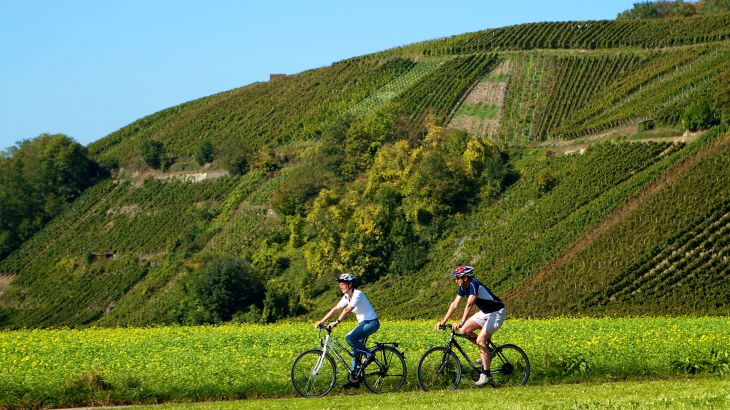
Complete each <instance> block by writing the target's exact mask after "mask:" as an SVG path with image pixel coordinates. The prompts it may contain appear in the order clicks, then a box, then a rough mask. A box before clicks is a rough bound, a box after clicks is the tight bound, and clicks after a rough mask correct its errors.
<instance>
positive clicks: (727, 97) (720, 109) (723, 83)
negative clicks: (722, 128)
mask: <svg viewBox="0 0 730 410" xmlns="http://www.w3.org/2000/svg"><path fill="white" fill-rule="evenodd" d="M713 105H714V107H715V110H716V111H717V113H718V115H719V117H720V120H721V121H722V123H723V124H725V125H730V68H726V69H725V70H723V71H722V72H721V73H720V75H718V77H717V86H716V87H715V92H714V94H713Z"/></svg>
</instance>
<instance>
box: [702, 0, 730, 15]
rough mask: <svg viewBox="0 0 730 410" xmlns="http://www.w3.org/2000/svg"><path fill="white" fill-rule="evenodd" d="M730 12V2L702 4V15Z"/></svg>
mask: <svg viewBox="0 0 730 410" xmlns="http://www.w3.org/2000/svg"><path fill="white" fill-rule="evenodd" d="M729 12H730V0H703V1H702V2H701V3H700V13H702V14H719V13H729Z"/></svg>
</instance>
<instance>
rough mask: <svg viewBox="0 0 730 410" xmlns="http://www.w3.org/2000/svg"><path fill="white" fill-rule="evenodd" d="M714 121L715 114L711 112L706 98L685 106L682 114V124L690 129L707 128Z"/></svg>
mask: <svg viewBox="0 0 730 410" xmlns="http://www.w3.org/2000/svg"><path fill="white" fill-rule="evenodd" d="M715 123H716V119H715V115H714V113H713V112H712V107H711V106H710V102H709V101H708V100H707V99H706V98H703V99H700V100H698V101H695V102H694V103H692V104H690V105H689V106H687V108H685V110H684V114H683V115H682V126H683V127H685V128H687V129H688V130H690V131H697V130H701V129H707V128H710V127H711V126H712V125H714V124H715Z"/></svg>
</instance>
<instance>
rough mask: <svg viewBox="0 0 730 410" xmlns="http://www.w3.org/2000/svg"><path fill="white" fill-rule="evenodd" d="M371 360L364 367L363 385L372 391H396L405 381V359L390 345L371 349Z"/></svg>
mask: <svg viewBox="0 0 730 410" xmlns="http://www.w3.org/2000/svg"><path fill="white" fill-rule="evenodd" d="M372 354H373V355H375V360H373V361H372V362H371V363H370V364H369V365H367V367H365V372H364V375H363V376H364V379H365V386H367V388H368V389H370V391H371V392H373V393H389V392H394V391H398V390H400V389H401V387H403V385H404V384H405V383H406V359H405V358H404V357H403V353H401V352H399V351H398V350H397V349H396V348H394V347H392V346H378V347H376V348H375V349H373V351H372Z"/></svg>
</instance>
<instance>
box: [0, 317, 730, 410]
mask: <svg viewBox="0 0 730 410" xmlns="http://www.w3.org/2000/svg"><path fill="white" fill-rule="evenodd" d="M354 325H355V322H354V321H348V322H345V323H343V324H342V325H341V326H340V327H339V328H338V329H337V331H335V333H334V334H335V335H336V336H338V337H339V338H340V339H341V341H342V343H344V335H345V333H346V331H349V329H351V328H352V327H353V326H354ZM318 334H319V333H318V331H316V330H314V329H313V324H312V323H304V322H301V323H281V324H272V325H233V324H229V325H222V326H197V327H185V326H170V327H153V328H89V329H48V330H20V331H2V332H0V358H1V359H0V408H3V407H7V408H16V407H43V406H50V407H53V406H73V405H87V404H123V403H141V402H148V403H149V402H162V401H169V400H188V401H189V400H212V399H233V398H251V397H281V396H284V397H288V396H294V395H295V392H294V390H293V388H292V387H291V385H290V382H289V370H290V366H291V363H292V361H293V360H294V358H295V357H296V355H297V354H298V353H300V352H301V351H303V350H305V349H308V348H311V347H314V346H315V345H317V343H318V342H317V338H318ZM447 336H448V334H447V333H446V332H437V331H435V330H433V322H431V321H383V323H382V324H381V328H380V330H379V331H378V333H376V334H375V335H374V336H373V337H372V338H371V339H372V340H373V341H398V342H400V343H401V345H400V350H402V351H403V352H404V353H405V356H406V360H407V363H408V373H409V375H408V384H407V385H406V388H407V389H416V388H417V383H416V382H415V369H416V365H417V363H418V359H419V358H420V355H421V354H422V353H423V352H424V351H425V350H426V349H427V348H429V347H431V346H435V345H438V344H443V343H445V341H446V339H447ZM494 339H495V342H497V344H500V343H514V344H517V345H519V346H520V347H522V348H523V349H524V350H525V352H527V354H528V356H529V358H530V361H531V364H532V374H531V378H530V381H529V383H530V384H556V383H563V382H575V381H602V380H630V379H632V378H646V377H662V378H664V377H671V376H678V375H686V374H702V373H710V374H719V375H727V374H728V373H730V371H729V369H728V345H730V343H728V341H730V318H727V317H707V318H693V317H679V318H620V319H608V318H606V319H596V318H559V319H547V320H528V319H512V320H507V321H506V322H505V324H504V326H503V328H502V330H500V331H499V332H498V333H497V334H496V335H495V338H494ZM472 353H474V354H475V353H476V348H473V351H472ZM339 371H340V375H341V376H340V379H341V380H342V382H343V383H344V381H345V379H344V377H343V376H342V373H343V371H344V369H342V368H340V369H339ZM468 385H469V383H468V382H466V381H462V387H463V388H466V387H467V386H468ZM341 392H342V390H341V389H339V388H336V389H335V390H334V391H333V394H338V393H341Z"/></svg>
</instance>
